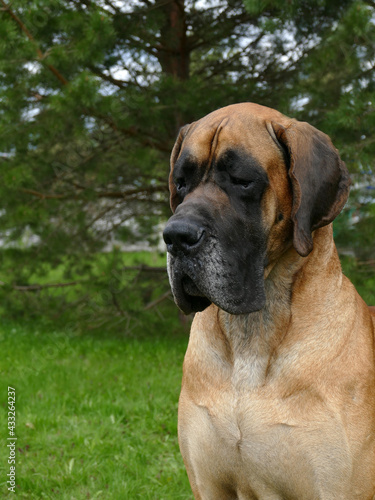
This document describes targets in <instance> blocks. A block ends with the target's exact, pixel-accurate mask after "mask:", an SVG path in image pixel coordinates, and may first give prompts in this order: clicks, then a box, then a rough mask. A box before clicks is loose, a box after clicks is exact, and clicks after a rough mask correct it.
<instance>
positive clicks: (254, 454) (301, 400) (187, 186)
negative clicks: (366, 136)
mask: <svg viewBox="0 0 375 500" xmlns="http://www.w3.org/2000/svg"><path fill="white" fill-rule="evenodd" d="M349 185H350V179H349V174H348V171H347V169H346V167H345V164H344V163H343V162H342V161H341V160H340V157H339V155H338V152H337V150H336V149H335V148H334V147H333V145H332V143H331V141H330V139H329V138H328V136H326V135H325V134H323V133H322V132H319V131H318V130H317V129H315V128H314V127H312V126H311V125H309V124H307V123H304V122H299V121H296V120H294V119H290V118H287V117H286V116H284V115H282V114H281V113H279V112H278V111H275V110H272V109H269V108H266V107H263V106H259V105H257V104H251V103H243V104H236V105H231V106H228V107H225V108H223V109H219V110H218V111H215V112H213V113H211V114H209V115H208V116H206V117H204V118H202V119H201V120H199V121H197V122H195V123H192V124H191V125H187V126H185V127H183V128H182V130H181V131H180V134H179V136H178V139H177V142H176V144H175V146H174V149H173V151H172V157H171V173H170V192H171V207H172V211H173V212H174V215H173V216H172V217H171V218H170V220H169V222H168V223H167V226H166V228H165V231H164V239H165V242H166V244H167V249H168V272H169V277H170V282H171V288H172V292H173V295H174V298H175V301H176V303H177V305H178V306H179V308H180V309H181V310H182V311H183V312H184V313H186V314H189V313H191V312H195V313H196V315H195V318H194V321H193V324H192V328H191V334H190V340H189V345H188V349H187V353H186V356H185V361H184V367H183V381H182V390H181V395H180V402H179V415H178V419H179V423H178V429H179V443H180V449H181V453H182V456H183V459H184V462H185V465H186V469H187V473H188V476H189V480H190V484H191V487H192V490H193V493H194V496H195V498H196V499H197V500H199V499H201V500H232V499H233V500H234V499H238V500H244V499H247V500H250V499H251V500H253V499H254V500H255V499H257V500H372V499H375V348H374V343H375V340H374V331H375V309H374V308H369V307H368V306H367V305H366V304H365V303H364V302H363V300H362V299H361V297H360V296H359V295H358V293H357V292H356V290H355V288H354V287H353V285H352V284H351V283H350V281H349V280H348V279H347V278H346V277H345V276H343V274H342V270H341V266H340V262H339V259H338V255H337V251H336V247H335V244H334V241H333V237H332V224H331V223H332V221H333V219H334V218H335V217H336V216H337V215H338V214H339V212H340V211H341V209H342V208H343V206H344V204H345V202H346V200H347V197H348V193H349Z"/></svg>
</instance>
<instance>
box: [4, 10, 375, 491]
mask: <svg viewBox="0 0 375 500" xmlns="http://www.w3.org/2000/svg"><path fill="white" fill-rule="evenodd" d="M242 101H251V102H257V103H259V104H263V105H266V106H270V107H273V108H276V109H278V110H279V111H281V112H283V113H285V114H287V115H289V116H292V117H295V118H297V119H299V120H305V121H308V122H309V123H311V124H312V125H314V126H315V127H317V128H319V129H320V130H322V131H324V132H325V133H327V134H328V135H330V136H331V138H332V140H333V143H334V144H335V146H336V147H337V148H338V149H339V151H340V154H341V157H342V159H343V160H344V161H345V162H346V164H347V166H348V168H349V170H350V172H351V176H352V181H353V186H352V191H351V195H350V200H349V202H348V203H347V205H346V207H345V209H344V211H343V213H342V214H341V215H340V216H339V217H338V219H337V220H336V221H335V224H334V232H335V239H336V243H337V246H338V249H339V253H340V257H341V260H342V264H343V268H344V271H345V273H346V274H347V275H348V276H349V277H350V278H351V279H352V281H353V282H354V283H355V285H356V286H357V288H358V290H359V291H360V293H361V295H362V296H363V298H364V299H365V300H366V301H367V302H368V303H372V304H375V273H374V269H375V243H374V242H375V160H374V158H375V2H374V1H373V0H362V1H359V0H355V1H352V0H288V1H285V0H126V1H119V0H86V1H85V0H79V1H78V0H71V1H66V0H63V1H61V0H59V1H57V0H27V1H26V0H13V1H10V0H0V259H1V260H0V262H1V266H0V316H1V318H2V322H3V327H2V332H3V333H2V334H1V335H2V337H0V338H1V339H2V341H3V352H4V353H5V358H6V359H7V360H8V361H10V360H11V363H12V364H8V365H7V367H8V368H7V369H5V371H3V372H2V374H3V375H4V374H6V380H8V382H6V384H8V385H9V384H10V385H11V382H12V381H11V380H9V377H11V374H14V377H17V381H18V384H19V387H21V388H22V389H20V391H21V393H22V394H23V396H22V397H23V398H24V399H22V397H21V403H20V405H21V409H20V410H19V411H20V414H19V418H20V422H21V424H20V425H21V426H22V433H23V435H24V440H23V445H22V446H20V449H21V450H22V451H19V456H18V459H19V460H20V463H21V465H20V467H21V469H20V471H21V470H22V471H23V472H22V474H21V472H20V473H19V476H18V477H19V485H18V488H19V494H20V495H24V496H23V498H44V496H43V495H47V496H46V498H120V499H121V498H130V499H131V498H162V499H163V498H190V497H189V495H190V493H189V487H188V485H187V482H186V479H185V475H184V474H185V473H184V471H183V467H182V463H181V462H180V458H179V454H178V448H177V442H176V438H175V434H176V429H175V412H176V404H177V397H178V386H179V380H180V369H181V363H182V357H183V352H184V349H185V347H186V341H187V331H188V327H189V318H188V319H186V318H184V317H182V316H181V315H180V314H179V312H178V310H177V307H176V306H175V305H174V303H173V300H172V297H171V294H170V290H169V284H168V280H167V276H166V271H165V265H166V264H165V262H166V258H165V248H164V245H163V243H162V240H161V231H162V228H163V225H164V224H165V222H166V220H167V218H168V217H169V216H170V209H169V202H168V186H167V178H168V171H169V155H170V151H171V148H172V146H173V143H174V140H175V137H176V135H177V133H178V130H179V128H180V127H181V126H182V125H184V124H185V123H189V122H191V121H194V120H197V119H199V118H201V117H202V116H204V115H205V114H207V113H209V112H210V111H213V110H215V109H217V108H219V107H222V106H225V105H228V104H231V103H236V102H242ZM181 332H183V333H182V334H181ZM105 342H107V343H105ZM72 346H74V347H72ZM132 349H133V350H132ZM129 350H130V351H129ZM15 353H17V354H15ZM15 356H16V357H15ZM124 359H126V363H125V362H124ZM155 359H156V364H155ZM116 360H117V361H116ZM14 363H15V364H14ZM85 363H86V364H85ZM153 363H154V364H153ZM125 365H126V366H127V367H128V368H129V370H128V372H127V373H128V375H127V376H128V377H129V378H127V379H126V380H125V379H124V381H123V382H122V385H121V384H120V383H119V380H120V379H121V377H124V376H125V375H124V369H125V368H124V366H125ZM0 366H1V365H0ZM15 366H18V368H17V369H15V368H14V367H15ZM85 367H86V368H85ZM17 370H18V371H17ZM85 370H88V371H86V372H85ZM90 370H91V371H90ZM101 370H102V371H101ZM88 373H89V374H88ZM108 373H111V374H112V375H110V376H108ZM137 373H138V375H137ZM8 375H9V377H8ZM158 376H159V377H160V378H159V379H158ZM116 377H117V379H116ZM132 377H136V378H135V379H133V378H132ZM11 378H12V377H11ZM93 380H94V381H95V382H93ZM166 380H168V381H169V382H168V383H171V384H172V385H171V386H168V387H169V388H168V389H167V388H166V386H165V384H166V382H165V381H166ZM90 381H91V382H90ZM109 381H111V382H110V383H109ZM49 382H51V384H52V385H45V384H48V383H49ZM64 383H65V385H61V386H60V385H59V384H64ZM14 384H16V382H14ZM98 384H107V385H105V386H103V385H102V386H100V385H98ZM108 384H109V385H108ZM142 384H143V385H142ZM153 384H154V385H155V387H154V389H150V387H152V386H153ZM4 385H5V382H4ZM42 387H44V389H42ZM73 387H75V388H76V390H78V393H75V395H74V391H73V392H72V388H73ZM99 387H102V389H101V390H102V392H103V394H102V396H103V399H101V400H100V402H99V401H98V399H97V398H98V397H101V396H100V394H101V392H100V391H101V390H100V389H99ZM129 387H132V389H131V391H135V392H134V394H133V396H130V397H129V394H127V395H126V396H125V395H124V394H125V392H126V391H129V390H130V389H129ZM158 390H160V393H158V394H159V395H158V396H157V397H156V396H155V394H156V393H157V391H158ZM90 391H91V392H90ZM111 391H113V393H112V392H111ZM121 391H122V392H121ZM137 391H138V392H137ZM120 393H121V397H120ZM166 393H167V394H168V397H170V400H168V401H165V398H166V397H167V396H166ZM47 394H48V397H47ZM88 394H91V396H88ZM108 394H110V396H108ZM150 394H151V395H153V396H152V397H151V396H150ZM64 397H66V398H67V399H66V400H65V399H64ZM71 398H73V399H71ZM118 398H120V399H118ZM132 398H133V399H132ZM134 398H135V399H134ZM150 398H151V399H150ZM158 398H159V399H158ZM163 398H164V399H163ZM78 400H79V401H80V402H81V403H80V405H79V404H78V403H77V401H78ZM155 400H157V401H158V403H157V404H156V403H155ZM22 401H23V402H22ZM90 401H91V403H90ZM134 401H137V403H135V402H134ZM109 402H111V404H109ZM146 403H147V404H146ZM90 404H91V406H90ZM22 405H23V406H22ZM61 405H62V406H61ZM82 405H83V406H82ZM126 405H130V406H128V408H129V411H128V413H127V410H124V408H126V407H127V406H126ZM144 405H146V406H144ZM153 405H154V406H153ZM155 405H156V406H155ZM168 405H169V406H168ZM114 408H115V409H114ZM130 408H131V409H130ZM166 408H168V410H166ZM94 410H96V411H94ZM101 411H102V412H103V415H102V416H100V412H101ZM124 412H125V413H126V415H125V413H124ZM166 414H167V416H166ZM4 415H5V414H4ZM61 415H65V417H66V421H65V420H64V422H65V424H66V426H67V427H66V428H65V430H66V432H65V433H64V432H63V431H61V427H60V424H61V422H60V420H59V419H60V417H61ZM98 415H99V416H98ZM145 415H148V417H147V418H146V420H145ZM159 417H160V422H159V421H158V418H159ZM61 418H62V417H61ZM98 418H99V420H100V422H99V420H97V419H98ZM165 418H167V420H165ZM4 419H5V416H4ZM74 419H83V420H82V421H83V422H84V423H83V424H82V425H81V424H80V425H78V423H77V421H76V420H74ZM147 419H148V420H147ZM168 419H170V420H168ZM58 422H60V424H57V423H58ZM64 422H63V423H62V424H61V425H63V427H64ZM103 422H106V424H103ZM140 422H142V424H141V423H140ZM147 422H149V423H147ZM151 422H152V423H151ZM155 422H159V423H158V424H157V425H156V427H155ZM117 424H118V427H116V429H117V430H116V432H117V433H118V434H116V432H115V433H114V426H115V425H117ZM106 425H108V429H107V427H106ZM51 426H52V427H51ZM103 426H104V427H103ZM150 426H151V427H150ZM163 426H164V427H163ZM52 428H56V429H57V428H58V429H59V432H60V433H61V432H63V436H62V435H61V434H58V433H56V434H53V432H52V430H51V429H52ZM150 428H152V430H151V431H150ZM109 429H111V430H109ZM140 429H143V430H142V431H141V434H139V430H140ZM56 432H57V431H56ZM97 432H98V433H99V434H98V435H97V434H95V433H97ZM137 432H138V434H137ZM144 432H145V433H146V434H147V432H151V434H152V436H153V438H152V437H149V440H150V439H151V441H152V439H154V441H152V442H153V443H154V447H155V449H154V450H153V451H151V450H149V452H147V453H146V452H145V451H144V442H145V438H144V436H145V435H144V434H142V433H144ZM74 433H76V437H75V438H74V439H73V438H72V437H71V436H72V435H74ZM100 433H101V434H100ZM103 433H104V434H103ZM106 433H107V434H106ZM86 434H87V435H86ZM52 435H53V436H54V439H55V441H53V443H54V444H53V446H52V448H54V449H55V452H51V451H50V450H51V441H50V440H51V439H52V438H51V436H52ZM93 435H95V436H97V440H96V441H95V439H94V438H92V436H93ZM109 435H111V439H113V442H112V444H111V450H112V452H109V451H108V450H105V449H104V448H105V443H108V439H109V437H108V436H109ZM124 435H125V436H128V438H127V439H134V440H135V441H134V442H133V444H129V441H126V439H125V438H124ZM147 435H148V434H147ZM90 436H91V437H90ZM103 436H107V437H103ZM129 436H132V437H131V438H129ZM168 436H170V438H169V437H168ZM169 439H170V440H171V441H168V440H169ZM85 440H86V441H85ZM93 440H94V441H95V443H96V444H95V443H93ZM149 440H148V441H149ZM146 441H147V440H146ZM161 442H162V443H164V445H165V449H164V451H163V452H162V455H160V453H161V452H160V443H161ZM38 443H39V444H38ZM40 443H44V444H40ZM72 443H73V444H74V446H73V448H72ZM121 443H122V444H121ZM170 443H171V444H170ZM27 446H28V447H29V448H27ZM38 446H39V448H38ZM90 446H91V448H90ZM96 446H97V447H98V448H96ZM116 446H119V447H120V448H121V449H119V450H118V451H117V452H116V453H114V452H113V449H114V448H115V447H116ZM103 447H104V448H103ZM129 447H130V448H129ZM132 447H133V448H132ZM33 449H34V451H33V452H32V450H33ZM35 449H38V450H39V451H38V452H37V451H35ZM56 450H60V451H56ZM67 450H69V453H68V451H67ZM129 450H130V451H129ZM131 450H133V451H131ZM156 450H158V451H156ZM167 450H169V451H167ZM170 450H173V451H172V452H171V451H170ZM33 453H35V455H33ZM38 453H39V455H38ZM61 453H62V454H61ZM129 453H130V455H131V457H133V458H130V455H129V456H128V455H127V454H129ZM145 453H146V455H144V454H145ZM163 453H164V454H163ZM170 453H171V454H170ZM115 455H116V456H117V457H118V459H116V460H117V461H116V460H115V459H114V456H115ZM97 456H101V457H102V460H103V463H102V464H101V466H100V467H99V469H100V470H101V471H104V470H106V471H107V472H106V473H104V472H102V473H98V463H99V462H98V461H96V460H95V459H94V458H93V457H97ZM32 457H34V458H32ZM53 457H54V458H53ZM56 457H57V458H56ZM85 457H86V458H85ZM87 457H90V458H89V459H87ZM124 457H127V458H124ZM134 457H135V458H134ZM133 459H134V460H135V461H134V462H132V460H133ZM33 460H34V462H35V463H34V462H33ZM90 460H91V461H90ZM42 462H43V463H45V464H46V465H45V467H46V470H45V472H44V473H42V472H40V467H41V465H40V464H41V463H42ZM119 463H120V464H121V465H119ZM130 463H132V464H133V465H132V466H131V465H129V464H130ZM147 463H148V464H149V465H148V467H146V466H145V465H144V464H147ZM77 464H81V465H80V467H78V465H77ZM142 464H143V465H142ZM160 464H164V465H160ZM126 468H128V470H127V472H126V474H125V475H124V474H119V472H118V471H119V470H126ZM150 470H152V472H150ZM33 471H34V472H33ZM79 471H80V472H79ZM93 471H94V472H93ZM95 471H96V472H95ZM114 471H116V474H119V477H118V483H116V487H115V486H114V485H113V475H112V474H113V473H114ZM141 471H142V472H141ZM75 473H76V474H78V476H74V474H75ZM4 474H5V473H4ZM4 474H3V476H2V478H4V477H5V475H4ZM101 474H102V475H101ZM142 474H143V475H142ZM179 474H180V476H178V475H179ZM98 476H100V477H98ZM177 476H178V477H180V478H181V479H177ZM92 477H96V479H92ZM124 477H127V478H128V479H127V481H128V483H126V484H125V483H124V481H125V482H126V480H125V479H124ZM129 478H131V479H129ZM150 478H151V479H150ZM133 480H134V481H133ZM43 481H44V482H43ZM100 481H101V482H100ZM132 481H133V482H132ZM179 481H181V483H180V482H179ZM99 482H100V484H99ZM0 483H1V478H0ZM124 484H125V485H124ZM171 484H173V488H175V489H174V490H173V488H172V487H171ZM75 488H76V489H75ZM116 488H117V489H116ZM153 488H154V489H153ZM171 488H172V489H171ZM98 492H99V493H98ZM48 495H49V496H48Z"/></svg>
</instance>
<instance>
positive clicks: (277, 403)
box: [179, 341, 350, 500]
mask: <svg viewBox="0 0 375 500" xmlns="http://www.w3.org/2000/svg"><path fill="white" fill-rule="evenodd" d="M192 347H193V349H192ZM266 348H267V346H266V345H265V344H264V343H263V342H262V341H259V342H254V343H253V345H252V346H251V349H248V350H246V349H244V346H241V345H238V352H240V351H241V352H243V353H244V354H243V355H239V354H238V353H237V354H236V356H235V357H234V359H233V361H232V363H231V366H230V367H228V366H227V367H226V366H225V364H222V363H221V362H219V361H218V360H219V358H220V356H219V354H220V353H219V352H216V353H214V355H213V357H212V359H211V362H210V363H209V364H206V366H202V364H201V362H200V360H199V352H198V351H195V347H194V344H193V346H190V351H189V352H188V354H187V362H186V365H185V374H186V375H185V377H184V383H183V388H182V392H181V397H180V409H179V439H180V447H181V452H182V455H183V457H184V459H185V462H186V461H188V462H189V463H187V467H188V468H189V466H190V468H191V469H192V470H194V474H195V475H196V476H197V477H198V478H201V481H202V483H207V484H217V486H218V487H219V488H220V487H224V489H225V488H229V490H230V491H233V492H234V493H235V494H236V495H237V497H238V498H246V499H253V498H254V499H255V498H257V499H263V498H264V499H268V498H272V499H275V500H278V499H285V498H288V499H296V500H297V499H298V500H313V499H316V498H331V497H330V496H329V495H330V491H324V489H325V488H329V489H331V488H333V490H332V491H335V494H337V492H339V491H341V490H342V491H345V490H344V488H347V481H348V478H349V477H350V460H349V458H348V456H349V454H348V450H347V444H346V438H345V434H344V431H343V428H342V424H341V422H340V421H339V419H338V418H337V417H336V416H335V414H334V413H329V411H327V408H325V409H324V410H323V408H322V405H324V402H322V401H320V400H319V399H317V398H315V400H314V398H311V395H308V394H307V395H306V399H305V400H304V398H303V397H301V395H299V397H298V399H296V398H293V397H291V398H281V397H280V393H281V392H282V391H281V390H280V387H278V386H277V385H276V382H272V378H273V377H272V376H269V373H268V376H267V372H268V371H269V369H270V368H269V366H268V359H269V356H267V353H266ZM246 351H247V352H246ZM250 358H251V359H250ZM198 373H199V374H200V376H199V378H197V374H198ZM191 375H192V377H191ZM278 379H279V377H275V380H278ZM187 457H188V458H187ZM208 477H211V479H210V480H208V479H207V478H208ZM198 481H200V480H199V479H198ZM223 485H224V486H223ZM327 485H329V486H327ZM229 490H228V491H229ZM219 491H220V490H219ZM207 498H211V497H210V496H209V495H208V496H207ZM212 498H215V495H213V496H212ZM216 498H219V497H218V496H217V494H216ZM222 498H225V495H224V493H223V494H222ZM228 498H229V497H228ZM337 498H338V497H337ZM342 498H346V497H344V496H342Z"/></svg>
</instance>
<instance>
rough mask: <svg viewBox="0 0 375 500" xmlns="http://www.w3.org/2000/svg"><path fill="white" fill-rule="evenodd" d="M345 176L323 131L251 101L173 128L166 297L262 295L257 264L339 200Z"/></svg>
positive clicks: (219, 301)
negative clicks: (177, 131) (168, 294)
mask: <svg viewBox="0 0 375 500" xmlns="http://www.w3.org/2000/svg"><path fill="white" fill-rule="evenodd" d="M349 185H350V179H349V174H348V171H347V169H346V167H345V164H344V163H343V162H342V161H341V160H340V157H339V155H338V153H337V150H336V149H335V148H334V147H333V145H332V143H331V141H330V139H329V138H328V136H326V135H325V134H323V133H322V132H319V131H318V130H317V129H315V128H314V127H312V126H311V125H309V124H307V123H304V122H298V121H296V120H292V119H290V118H287V117H285V116H284V115H282V114H281V113H279V112H277V111H275V110H272V109H270V108H265V107H263V106H259V105H256V104H250V103H244V104H236V105H232V106H228V107H226V108H222V109H219V110H218V111H215V112H213V113H211V114H209V115H207V116H206V117H204V118H202V119H201V120H199V121H197V122H195V123H192V124H191V125H186V126H185V127H183V128H182V129H181V131H180V134H179V136H178V138H177V141H176V144H175V146H174V148H173V151H172V156H171V172H170V177H169V186H170V194H171V208H172V211H173V213H174V215H173V216H172V217H171V218H170V219H169V221H168V223H167V226H166V228H165V230H164V240H165V242H166V244H167V250H168V273H169V278H170V282H171V287H172V292H173V295H174V297H175V301H176V303H177V305H178V306H179V307H180V309H181V310H182V311H183V312H185V313H186V314H188V313H190V312H197V311H202V310H203V309H205V308H206V307H207V306H208V305H209V304H211V303H212V302H213V303H214V304H216V305H217V306H218V307H220V308H221V309H223V310H225V311H227V312H229V313H231V314H244V313H250V312H253V311H257V310H259V309H261V308H262V307H263V306H264V304H265V291H264V274H265V268H266V267H267V266H269V265H270V264H271V263H273V262H275V261H276V260H277V259H278V258H279V257H280V255H281V254H282V253H283V252H285V250H286V249H287V248H289V247H290V246H291V245H294V248H295V249H296V251H297V252H298V253H299V254H300V255H302V256H307V255H308V254H309V253H310V252H311V250H312V248H313V239H312V232H313V231H314V230H315V229H317V228H319V227H322V226H325V225H327V224H329V223H330V222H332V220H333V219H334V218H335V217H336V216H337V215H338V213H339V212H340V211H341V209H342V208H343V206H344V204H345V202H346V200H347V197H348V193H349Z"/></svg>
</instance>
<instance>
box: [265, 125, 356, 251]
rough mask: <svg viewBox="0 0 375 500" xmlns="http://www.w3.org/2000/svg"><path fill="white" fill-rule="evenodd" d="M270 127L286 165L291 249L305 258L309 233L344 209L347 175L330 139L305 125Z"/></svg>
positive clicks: (310, 246) (310, 241)
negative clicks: (280, 147) (291, 225)
mask: <svg viewBox="0 0 375 500" xmlns="http://www.w3.org/2000/svg"><path fill="white" fill-rule="evenodd" d="M272 127H273V130H274V132H275V135H276V138H277V140H278V141H279V143H281V145H282V146H283V147H284V149H285V150H286V152H287V156H288V157H289V162H290V165H289V177H290V179H291V184H292V192H293V205H292V221H293V225H294V228H293V245H294V248H295V249H296V250H297V252H298V253H299V254H300V255H302V256H303V257H306V256H307V255H308V254H309V253H310V252H311V250H312V249H313V240H312V235H311V233H312V231H314V230H315V229H318V228H319V227H323V226H326V225H327V224H329V223H330V222H332V221H333V219H334V218H335V217H336V216H337V215H338V214H339V213H340V212H341V210H342V208H343V207H344V205H345V203H346V200H347V199H348V196H349V186H350V182H351V181H350V177H349V172H348V170H347V168H346V166H345V163H344V162H343V161H341V159H340V156H339V154H338V151H337V149H336V148H335V147H334V146H333V144H332V142H331V140H330V138H329V137H328V136H327V135H326V134H323V132H320V131H319V130H317V129H316V128H314V127H312V126H311V125H309V124H308V123H306V122H297V121H294V122H292V123H291V124H290V125H288V126H287V127H283V126H282V125H280V124H278V123H272Z"/></svg>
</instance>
